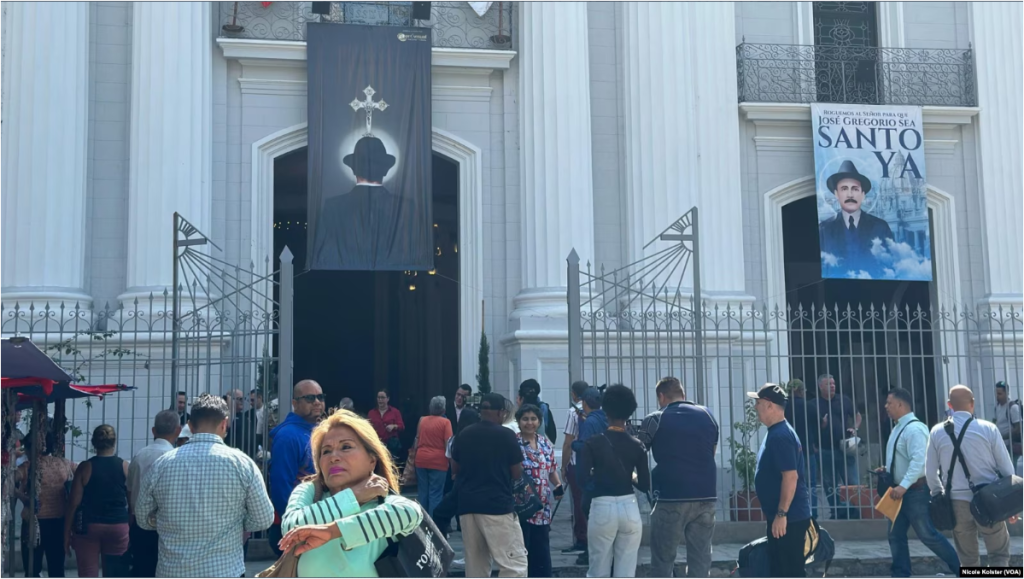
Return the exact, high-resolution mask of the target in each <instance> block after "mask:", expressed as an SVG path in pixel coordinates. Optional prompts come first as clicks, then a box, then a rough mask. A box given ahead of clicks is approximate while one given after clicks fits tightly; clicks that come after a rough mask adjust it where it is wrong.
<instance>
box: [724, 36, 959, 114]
mask: <svg viewBox="0 0 1024 579" xmlns="http://www.w3.org/2000/svg"><path fill="white" fill-rule="evenodd" d="M736 60H737V73H738V74H737V77H738V83H739V86H738V88H739V100H740V102H790V103H792V102H797V103H811V102H836V103H856V104H874V105H883V104H886V105H922V106H924V105H934V106H966V107H969V106H975V105H976V103H977V97H976V92H975V72H974V60H973V55H972V54H971V50H970V49H932V48H877V47H869V46H810V45H795V44H748V43H743V44H740V45H739V46H737V47H736ZM865 70H867V71H868V74H864V71H865ZM865 79H868V80H865Z"/></svg>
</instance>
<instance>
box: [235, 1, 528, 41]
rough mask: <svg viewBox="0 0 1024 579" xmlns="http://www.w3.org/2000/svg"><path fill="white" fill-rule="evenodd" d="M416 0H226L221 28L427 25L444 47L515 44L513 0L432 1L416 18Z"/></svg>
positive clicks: (284, 36)
mask: <svg viewBox="0 0 1024 579" xmlns="http://www.w3.org/2000/svg"><path fill="white" fill-rule="evenodd" d="M412 16H413V15H412V2H331V3H330V13H329V14H323V15H320V14H315V13H313V6H312V3H311V2H266V3H264V2H222V3H220V25H219V26H220V29H219V31H218V34H219V35H220V36H222V37H227V38H250V39H260V40H305V39H306V24H307V23H309V22H335V23H339V24H367V25H378V26H426V27H429V28H431V34H432V44H433V46H435V47H441V48H477V49H490V50H509V49H511V48H512V24H513V3H512V2H495V3H493V5H492V6H491V7H490V8H489V9H488V10H487V12H485V13H484V15H483V16H480V15H478V14H477V13H476V12H475V11H474V10H473V8H472V7H471V6H470V5H469V3H468V2H431V8H430V19H429V20H414V19H413V17H412Z"/></svg>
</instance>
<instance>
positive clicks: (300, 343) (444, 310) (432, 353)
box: [273, 147, 460, 443]
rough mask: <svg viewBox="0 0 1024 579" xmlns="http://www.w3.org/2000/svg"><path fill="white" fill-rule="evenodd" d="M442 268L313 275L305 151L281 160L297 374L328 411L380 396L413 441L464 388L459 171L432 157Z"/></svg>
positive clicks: (278, 229)
mask: <svg viewBox="0 0 1024 579" xmlns="http://www.w3.org/2000/svg"><path fill="white" fill-rule="evenodd" d="M432 191H433V199H432V201H433V215H434V224H433V225H434V228H433V231H434V245H435V259H434V263H435V267H434V269H433V270H430V271H429V272H412V271H409V272H401V271H397V272H395V271H306V257H307V239H306V237H307V236H306V233H307V231H306V227H305V222H306V214H307V207H308V204H307V149H306V147H301V148H298V149H295V150H293V151H290V152H288V153H285V154H283V155H280V156H278V157H277V158H276V159H274V199H273V201H274V236H273V239H274V253H275V255H276V254H280V252H281V251H282V250H283V249H284V247H285V246H286V245H287V246H288V248H289V249H291V251H292V253H293V254H294V256H295V265H296V271H297V272H299V273H298V275H296V278H295V283H294V289H295V305H294V320H295V326H294V337H293V343H294V352H295V355H294V356H295V357H294V372H295V378H296V379H302V378H310V379H314V380H317V381H318V382H319V383H320V384H321V386H323V388H324V394H325V396H326V399H327V405H328V406H335V405H337V404H338V403H339V401H340V400H341V398H342V397H349V398H352V399H353V401H354V402H355V407H356V410H357V411H358V412H361V413H365V412H367V411H368V410H370V409H371V408H373V406H374V404H375V395H376V392H377V391H378V390H379V389H386V390H387V391H388V392H389V393H390V395H391V405H392V406H395V407H397V408H399V409H400V410H402V413H403V416H404V417H405V420H406V423H407V431H406V432H407V437H408V438H409V440H408V441H407V442H409V443H411V441H412V436H414V433H415V422H416V419H417V418H418V417H419V416H421V415H423V414H424V413H425V411H426V408H427V403H428V401H429V399H430V397H432V396H436V395H439V394H448V395H450V393H449V392H448V391H449V390H452V391H454V387H455V385H457V384H458V383H459V341H460V340H459V328H460V320H459V317H460V312H459V285H460V284H459V280H460V268H459V258H458V245H459V168H458V164H457V163H455V162H453V161H452V160H450V159H448V158H446V157H444V156H442V155H438V154H436V153H435V154H434V155H433V188H432Z"/></svg>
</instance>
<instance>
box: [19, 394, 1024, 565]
mask: <svg viewBox="0 0 1024 579" xmlns="http://www.w3.org/2000/svg"><path fill="white" fill-rule="evenodd" d="M818 388H819V400H818V401H817V402H816V403H813V404H812V403H811V402H808V401H806V400H805V397H804V394H805V393H804V392H803V390H802V389H801V388H800V387H799V386H798V387H796V388H794V389H792V390H791V391H787V389H786V388H785V387H783V386H780V385H776V384H766V385H765V386H764V387H762V388H761V389H760V390H759V391H757V392H751V393H748V396H749V397H751V398H754V399H756V403H755V409H756V411H757V415H758V418H759V420H760V421H761V423H762V424H763V425H764V426H765V427H767V432H766V434H765V435H764V436H763V438H762V443H761V447H760V448H759V450H758V453H757V467H756V473H755V486H756V489H757V495H758V498H759V501H760V508H761V511H762V513H763V514H764V519H765V520H766V536H767V550H768V553H769V556H768V560H769V564H768V571H769V572H770V574H771V576H773V577H792V576H800V577H802V576H804V561H805V558H806V556H807V555H808V554H809V553H808V552H807V551H806V545H807V542H806V541H805V538H806V537H807V536H808V533H814V532H815V531H814V529H816V528H817V527H816V525H817V524H816V522H815V520H816V519H817V514H816V512H815V511H816V507H817V505H816V503H815V501H814V495H815V492H814V489H815V486H816V482H817V475H818V472H817V469H816V467H815V465H816V464H823V465H824V468H823V471H824V472H822V473H821V474H822V477H823V479H824V482H825V487H826V496H827V497H828V499H829V507H830V508H832V509H834V510H836V511H838V509H840V508H841V507H842V506H843V505H841V504H840V503H839V501H838V497H837V496H836V493H835V492H834V490H830V489H833V487H834V486H836V485H837V484H838V482H842V481H846V482H849V481H851V480H853V477H854V471H855V470H856V469H855V468H853V467H851V466H850V465H848V464H847V462H846V460H847V459H846V456H847V453H843V452H841V448H839V447H837V446H835V445H834V444H832V442H831V441H830V439H832V438H839V439H840V440H847V439H848V438H849V437H850V436H851V433H852V432H856V428H857V427H858V426H859V423H860V415H859V414H858V413H857V412H856V411H855V410H853V407H852V404H849V403H848V399H846V397H845V396H842V395H838V396H837V395H836V392H835V383H834V380H833V379H832V377H831V376H829V375H823V376H821V377H819V379H818ZM997 391H999V392H1002V396H1001V397H999V396H997V401H998V403H999V405H997V407H996V416H995V418H996V421H995V423H992V422H987V421H985V420H982V419H980V418H978V417H976V416H975V414H974V412H975V408H974V397H973V393H972V392H971V390H970V389H968V388H967V387H964V386H956V387H954V388H952V389H951V390H950V392H949V399H948V406H949V409H950V416H949V418H948V419H947V420H946V421H945V422H943V423H940V424H938V425H935V426H934V428H931V429H930V430H929V428H928V427H927V426H926V425H925V424H924V423H922V422H921V420H920V419H918V418H917V416H916V415H915V414H914V412H913V410H914V409H913V398H912V397H911V395H910V393H909V392H907V391H905V390H902V389H899V388H895V389H893V390H892V391H890V392H889V393H888V397H887V398H886V406H885V409H886V412H887V413H888V416H889V418H890V419H891V420H892V422H893V428H892V431H891V433H890V435H889V440H888V443H887V445H886V449H885V463H884V466H883V467H881V468H880V469H879V470H878V471H876V473H875V474H878V475H883V474H884V475H887V476H885V477H884V478H883V477H882V476H879V478H880V479H883V480H886V481H890V482H887V483H886V484H885V485H882V486H881V487H880V488H879V490H880V493H888V494H889V495H890V496H891V498H893V499H894V500H899V501H902V508H901V510H900V511H899V514H898V516H896V517H895V519H894V520H892V521H890V522H889V533H888V541H889V544H890V549H891V553H892V569H891V571H892V574H893V576H910V574H911V573H912V569H911V559H910V551H909V547H908V540H907V533H908V530H909V529H910V528H911V527H912V528H913V529H914V531H915V534H916V535H917V537H918V538H919V539H920V540H921V541H922V542H923V544H924V545H925V546H927V547H928V548H929V549H931V550H932V551H933V552H934V553H935V554H936V555H937V556H938V557H939V558H940V559H941V560H942V561H943V562H944V563H945V565H946V566H947V567H948V569H949V571H950V573H952V574H958V573H959V569H960V566H961V565H963V566H977V565H979V563H980V558H979V552H978V538H979V537H981V539H982V540H983V541H984V542H985V545H986V550H987V552H988V555H989V563H990V564H991V565H993V566H1005V565H1007V564H1008V562H1009V535H1008V531H1007V526H1006V522H1005V521H1004V522H998V523H997V524H994V525H981V524H979V523H977V521H976V520H975V518H974V516H973V515H972V514H971V508H970V501H971V498H972V494H973V492H972V488H973V487H972V485H973V486H974V487H977V486H981V485H985V484H988V483H992V482H994V481H996V480H998V479H999V478H1000V477H1001V476H1004V475H1005V474H1008V473H1012V472H1013V470H1014V468H1013V463H1012V458H1011V456H1012V455H1011V453H1012V452H1014V450H1015V449H1014V446H1013V444H1014V443H1013V441H1014V440H1015V437H1016V436H1019V431H1020V430H1019V429H1020V420H1019V416H1020V410H1019V402H1015V401H1010V400H1009V399H1008V398H1007V396H1006V395H1005V394H1006V386H1005V384H1002V383H1000V384H999V385H998V386H997ZM655 393H656V396H657V401H658V406H659V410H657V411H656V412H653V413H651V414H650V415H648V416H646V417H644V418H643V420H642V422H640V425H639V428H634V427H633V426H632V422H631V420H632V419H633V418H634V414H635V413H636V410H637V399H636V397H635V395H634V392H633V391H632V390H631V389H630V388H628V387H626V386H623V385H620V384H616V385H612V386H608V387H607V388H603V387H602V388H596V387H593V386H591V385H589V384H587V383H586V382H582V381H581V382H576V383H574V384H572V385H571V387H570V396H571V401H572V403H571V405H570V408H569V409H568V410H567V413H566V417H565V421H564V427H563V428H562V435H563V439H562V441H561V443H562V446H561V449H562V453H561V457H562V464H561V465H560V464H559V460H558V456H557V455H556V452H555V448H556V444H557V443H558V440H557V438H558V425H557V424H556V422H555V419H554V416H553V414H552V412H551V410H550V406H549V405H548V404H547V403H546V402H544V401H543V400H542V399H541V396H540V394H541V387H540V384H539V383H538V382H537V381H536V380H532V379H530V380H526V381H524V382H523V383H522V384H521V385H520V387H519V390H518V393H517V396H516V400H515V401H514V402H513V401H512V400H509V399H506V398H505V397H504V396H502V395H501V394H498V393H494V392H490V393H486V394H482V395H480V396H478V397H477V398H478V400H479V402H478V403H477V404H475V405H474V404H471V403H470V400H471V398H473V389H472V387H471V386H469V385H467V384H463V385H461V386H459V387H458V389H457V390H456V393H455V396H454V400H453V401H452V403H450V404H449V403H448V401H447V400H446V398H445V397H443V396H435V397H434V398H432V399H431V400H430V402H429V405H428V412H427V414H426V415H425V416H423V417H422V418H421V419H419V420H418V424H417V425H416V427H415V439H414V442H413V443H412V445H411V447H410V448H409V449H407V451H408V462H407V466H406V471H407V472H406V475H408V474H409V471H415V473H416V476H415V480H416V486H417V491H418V505H417V502H416V501H412V500H410V499H408V498H405V497H403V496H402V495H401V494H400V493H401V488H400V484H401V483H400V480H401V479H400V476H399V468H398V457H399V454H400V453H401V452H402V450H403V449H402V448H401V444H400V435H401V433H402V432H403V431H404V430H405V422H404V421H403V418H402V414H401V412H399V411H398V410H397V409H396V408H395V407H393V406H391V405H390V396H389V393H388V392H387V391H380V392H378V393H377V406H376V407H375V408H372V409H370V410H369V412H368V413H367V415H366V416H365V417H363V416H360V415H358V414H356V413H355V412H354V411H353V409H352V404H351V400H347V399H346V400H347V403H346V401H342V404H341V407H340V408H338V409H337V410H331V411H328V410H327V409H326V405H325V399H324V393H323V389H322V388H321V386H320V384H318V383H317V382H315V381H313V380H302V381H300V382H298V383H297V384H296V385H295V387H294V389H293V396H292V400H291V411H290V412H289V413H288V415H287V416H286V417H285V418H284V419H283V420H282V421H281V423H280V424H278V425H273V424H272V422H273V417H272V414H269V413H268V414H264V406H263V402H262V397H261V396H260V395H259V393H258V392H255V391H253V392H251V393H250V396H249V409H248V410H245V408H244V407H245V405H244V402H245V401H244V399H243V398H242V393H241V391H239V390H233V391H231V392H229V394H228V395H226V396H216V395H210V394H202V395H200V396H199V397H197V398H195V399H194V400H192V401H191V404H190V406H191V407H190V408H189V401H188V400H187V397H186V396H185V395H184V393H180V394H179V397H178V400H177V404H176V405H175V407H173V408H171V409H168V410H164V411H161V412H159V413H157V415H156V416H155V417H154V420H153V425H152V435H153V442H152V443H151V444H149V445H148V446H146V447H145V448H143V449H141V450H140V451H138V452H137V453H136V454H135V456H134V457H132V460H131V461H130V462H129V461H126V460H123V459H122V458H120V457H119V456H118V455H117V452H116V451H117V434H116V432H115V430H114V428H113V427H111V426H110V425H101V426H99V427H97V428H96V429H95V430H94V432H93V433H92V439H91V442H92V446H93V449H94V451H95V454H94V456H92V457H91V458H89V459H88V460H86V461H84V462H82V463H81V464H74V463H72V462H70V461H68V460H66V459H63V458H60V457H58V456H55V455H54V443H55V440H54V437H53V434H52V433H51V434H47V435H45V436H41V437H40V438H41V440H36V441H32V440H26V442H25V443H26V445H31V444H33V443H36V444H41V445H44V447H43V448H41V452H40V453H39V459H38V460H39V464H38V468H37V469H36V470H37V472H38V473H39V478H38V485H37V489H38V506H37V507H36V509H37V519H38V533H37V535H38V543H37V545H36V547H35V549H34V560H33V561H31V562H30V561H28V557H29V553H28V551H29V549H28V548H27V545H26V544H25V543H24V542H26V541H27V540H28V537H29V536H30V533H29V531H28V528H27V526H28V524H29V522H28V517H27V516H26V517H25V520H24V523H23V529H22V540H23V545H22V558H23V564H24V565H25V568H26V569H28V568H29V567H31V568H32V569H33V571H34V572H33V573H32V575H33V576H39V572H40V570H41V569H42V559H43V557H44V556H45V558H46V563H47V565H46V567H47V571H48V574H49V576H51V577H56V576H63V570H64V561H65V557H66V555H67V553H69V551H70V549H74V551H75V555H76V558H77V562H78V572H79V576H98V575H99V574H100V571H101V570H102V573H103V575H104V576H139V577H172V576H173V577H186V576H187V577H198V576H201V577H239V576H244V574H245V563H244V558H245V552H246V547H247V541H248V539H249V537H250V536H251V534H252V533H256V532H262V531H266V536H267V537H268V539H269V543H270V545H271V547H272V548H273V549H274V550H275V552H276V553H277V555H278V556H281V555H282V554H283V553H286V552H290V553H292V554H294V555H301V556H300V557H299V562H298V568H297V573H298V576H300V577H323V576H348V577H352V576H375V575H376V571H375V567H374V564H375V562H376V561H377V560H378V558H379V557H380V556H381V554H382V553H384V551H385V549H386V548H387V545H388V540H389V539H395V538H397V537H400V536H404V535H406V534H408V533H410V532H411V531H412V530H414V529H415V528H416V527H418V526H419V525H420V523H421V522H422V520H423V518H424V517H430V518H432V520H433V521H434V522H435V523H436V525H437V527H438V529H439V530H440V532H441V533H442V534H444V535H445V536H449V535H450V533H451V531H452V523H453V522H454V523H455V525H456V529H458V530H459V531H461V534H462V544H463V557H464V558H463V559H462V560H461V561H458V563H461V564H462V565H464V566H465V573H466V576H467V577H488V576H490V574H491V570H492V567H493V566H496V567H497V568H498V572H499V576H502V577H549V576H551V575H552V574H553V569H552V560H551V553H552V549H559V548H560V547H561V546H558V545H554V546H553V545H552V544H551V541H550V536H551V531H550V529H551V524H552V520H553V516H554V511H555V510H556V509H557V503H558V501H560V500H562V499H563V497H566V496H568V497H570V502H571V505H572V506H571V509H572V544H571V545H568V546H566V547H565V548H563V549H562V552H563V553H566V554H572V553H578V558H577V564H579V565H585V566H587V568H588V571H587V576H588V577H633V576H635V574H636V571H637V566H638V560H637V559H638V554H639V551H640V543H641V537H642V534H643V533H642V528H643V525H642V522H641V521H642V519H641V510H640V509H641V501H639V500H638V494H640V495H646V496H647V503H648V504H649V505H650V506H651V511H650V527H651V533H650V535H651V542H650V549H651V564H650V565H651V568H650V574H651V576H660V577H670V576H672V575H673V573H674V572H675V568H676V565H677V555H676V553H677V550H678V547H679V545H680V544H685V546H686V560H685V562H682V564H683V565H684V567H685V568H686V571H685V572H686V574H687V575H688V576H691V577H707V576H708V575H709V572H710V569H711V563H712V558H711V543H712V537H713V535H714V528H715V510H716V504H717V502H718V500H719V497H718V484H717V472H718V466H717V463H716V460H715V455H716V452H717V446H718V441H719V440H720V436H721V433H720V431H719V425H718V423H717V421H716V420H715V418H714V416H713V414H712V412H711V411H709V409H708V408H706V407H704V406H701V405H698V404H695V403H693V402H691V401H688V400H687V399H686V392H685V389H684V387H683V384H682V383H681V382H680V381H679V380H678V379H676V378H674V377H666V378H663V379H661V380H660V381H659V382H658V383H657V385H656V387H655ZM1013 404H1017V405H1018V407H1017V410H1016V411H1015V412H1014V411H1013ZM809 408H813V409H814V411H813V412H812V411H811V410H809ZM1001 410H1002V411H1003V414H1002V416H1005V420H1004V421H1003V422H1005V427H1004V424H1002V423H1000V420H999V416H1000V411H1001ZM264 421H269V422H266V423H265V422H264ZM264 429H268V430H269V440H268V441H267V442H268V445H269V451H270V452H269V457H270V460H269V463H268V465H267V471H268V472H267V475H268V476H267V481H268V482H267V483H265V482H264V476H263V472H262V470H261V467H260V466H259V465H258V463H257V461H256V460H254V459H256V458H257V456H260V457H261V456H262V453H261V451H262V450H263V440H262V437H261V436H259V434H260V433H261V432H262V431H263V430H264ZM947 431H949V432H950V433H949V434H947ZM240 433H242V434H240ZM680 441H685V444H680ZM957 448H960V449H962V454H960V457H962V459H963V461H964V462H963V463H962V464H963V468H960V469H953V468H950V469H949V470H948V471H947V467H948V466H949V465H950V464H951V460H952V458H953V457H954V451H955V450H956V449H957ZM650 458H653V462H654V463H655V464H656V467H655V468H654V469H653V470H651V469H649V464H650V463H651V461H650ZM27 472H28V465H27V464H26V465H22V467H21V468H20V470H19V475H20V479H19V485H18V488H17V490H16V496H17V497H18V498H19V499H20V500H22V501H23V502H24V503H25V504H26V505H27V504H28V503H29V502H30V499H29V497H28V495H27V494H26V488H27V486H28V485H27V484H26V477H27ZM968 473H969V474H968ZM969 477H970V478H969ZM837 479H839V480H837ZM883 487H884V488H883ZM944 488H945V489H948V492H949V495H950V497H951V498H952V505H953V512H954V514H955V521H956V523H955V528H953V529H952V533H953V538H954V540H953V544H952V545H951V544H950V542H949V541H948V540H947V539H946V538H945V537H944V536H943V535H942V534H941V533H939V531H938V530H936V528H935V526H934V525H933V523H932V521H931V515H930V513H929V503H930V501H931V500H932V497H933V495H935V494H936V493H938V492H940V490H942V489H944ZM1013 521H1014V518H1011V520H1010V522H1011V523H1012V522H1013Z"/></svg>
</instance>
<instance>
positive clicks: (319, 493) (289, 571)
mask: <svg viewBox="0 0 1024 579" xmlns="http://www.w3.org/2000/svg"><path fill="white" fill-rule="evenodd" d="M313 485H314V486H315V487H316V490H315V491H313V504H316V503H319V502H320V501H321V500H322V499H323V498H324V489H323V487H322V486H320V482H319V481H317V482H314V483H313ZM256 576H257V577H298V576H299V556H298V555H296V554H295V547H292V548H291V549H289V550H288V552H287V553H283V554H282V555H281V557H280V558H279V559H278V560H277V561H275V562H274V564H273V565H271V566H270V567H268V568H266V569H264V570H263V571H260V572H259V573H257V574H256Z"/></svg>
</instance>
